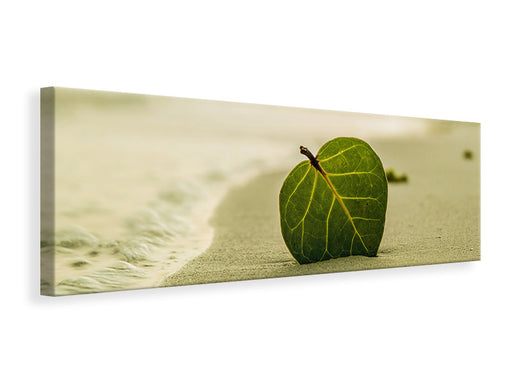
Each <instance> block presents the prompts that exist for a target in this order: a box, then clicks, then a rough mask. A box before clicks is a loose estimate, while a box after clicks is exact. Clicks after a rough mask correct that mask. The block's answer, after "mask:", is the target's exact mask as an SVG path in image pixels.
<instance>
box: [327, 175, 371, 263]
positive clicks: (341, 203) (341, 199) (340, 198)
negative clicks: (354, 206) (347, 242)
mask: <svg viewBox="0 0 512 384" xmlns="http://www.w3.org/2000/svg"><path fill="white" fill-rule="evenodd" d="M320 174H321V175H322V177H323V178H324V179H325V181H326V182H327V185H328V186H329V188H330V189H331V191H332V193H333V194H334V196H335V197H336V199H337V200H338V202H339V203H340V205H341V207H342V208H343V210H344V211H345V214H346V215H347V217H348V219H349V220H350V224H352V228H354V231H355V233H356V234H357V236H358V237H359V240H361V244H363V247H364V249H366V253H369V252H368V248H367V247H366V244H365V243H364V241H363V238H362V237H361V235H360V234H359V231H358V230H357V228H356V224H355V223H354V220H353V219H352V215H351V214H350V212H349V210H348V208H347V206H346V205H345V203H344V202H343V198H342V197H341V196H340V195H339V194H338V191H336V189H335V188H334V186H333V185H332V183H331V180H330V179H329V177H328V176H327V174H325V173H322V172H320ZM353 241H354V238H352V244H351V246H350V253H351V254H352V245H353Z"/></svg>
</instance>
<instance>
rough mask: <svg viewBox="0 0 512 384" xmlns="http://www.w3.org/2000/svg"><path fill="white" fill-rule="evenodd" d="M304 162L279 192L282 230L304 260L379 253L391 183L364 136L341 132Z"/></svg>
mask: <svg viewBox="0 0 512 384" xmlns="http://www.w3.org/2000/svg"><path fill="white" fill-rule="evenodd" d="M301 153H303V154H305V155H306V156H308V158H309V161H307V160H306V161H303V162H301V163H299V164H298V165H297V166H296V167H295V168H294V169H293V170H292V171H291V172H290V174H289V175H288V176H287V177H286V179H285V181H284V183H283V186H282V187H281V192H280V194H279V211H280V214H281V232H282V234H283V238H284V241H285V243H286V246H287V247H288V249H289V250H290V252H291V254H292V255H293V257H294V258H295V259H296V260H297V261H298V262H299V263H300V264H305V263H312V262H316V261H322V260H328V259H333V258H337V257H341V256H350V255H366V256H376V255H377V251H378V249H379V244H380V241H381V239H382V233H383V232H384V222H385V219H386V206H387V200H388V183H387V180H386V175H385V173H384V168H383V167H382V163H381V161H380V159H379V156H377V154H376V153H375V152H374V151H373V149H372V148H371V147H370V146H369V145H368V144H367V143H365V142H364V141H362V140H360V139H356V138H348V137H340V138H337V139H334V140H331V141H329V142H327V143H325V144H324V145H323V146H322V148H320V151H319V152H318V155H317V156H316V157H315V156H313V155H312V154H311V152H309V151H308V149H307V148H305V147H301Z"/></svg>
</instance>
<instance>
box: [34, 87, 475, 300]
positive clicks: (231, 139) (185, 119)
mask: <svg viewBox="0 0 512 384" xmlns="http://www.w3.org/2000/svg"><path fill="white" fill-rule="evenodd" d="M479 259H480V125H479V124H478V123H472V122H458V121H446V120H434V119H423V118H412V117H399V116H385V115H375V114H363V113H352V112H339V111H328V110H315V109H304V108H291V107H279V106H269V105H256V104H244V103H231V102H220V101H210V100H196V99H185V98H177V97H164V96H149V95H137V94H126V93H115V92H100V91H90V90H79V89H68V88H54V87H50V88H43V89H42V90H41V293H42V294H44V295H51V296H60V295H72V294H84V293H93V292H106V291H117V290H128V289H139V288H151V287H166V286H167V287H168V286H180V285H188V284H202V283H214V282H224V281H234V280H249V279H262V278H272V277H285V276H297V275H309V274H319V273H330V272H342V271H355V270H368V269H377V268H389V267H402V266H413V265H425V264H436V263H448V262H461V261H472V260H479ZM340 278H342V275H340Z"/></svg>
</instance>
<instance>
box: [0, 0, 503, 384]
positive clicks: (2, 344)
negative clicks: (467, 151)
mask: <svg viewBox="0 0 512 384" xmlns="http://www.w3.org/2000/svg"><path fill="white" fill-rule="evenodd" d="M1 8H2V9H1V12H0V39H1V46H0V52H1V56H2V59H1V61H0V68H1V71H0V79H1V82H0V84H1V86H2V92H1V96H0V97H1V103H0V105H1V109H0V110H1V114H0V115H1V116H0V122H1V132H2V151H1V156H2V199H1V201H2V203H1V204H2V205H1V212H2V214H1V216H2V223H1V225H2V227H1V235H2V238H1V239H2V244H3V247H2V251H1V252H0V258H1V260H2V261H1V262H0V266H1V271H0V275H1V279H0V282H1V295H2V305H1V312H2V315H1V317H0V321H1V327H0V330H1V339H0V349H1V352H2V357H1V361H2V364H1V366H2V368H1V369H0V381H1V382H3V383H30V382H38V383H132V382H133V383H152V382H155V383H156V382H158V383H162V382H174V383H194V382H197V383H204V382H208V383H210V382H219V383H271V382H279V383H288V382H298V383H302V382H304V383H329V382H346V383H372V382H378V383H394V384H396V383H484V382H487V383H510V382H512V381H511V380H512V373H511V370H510V361H511V360H512V359H511V358H512V356H511V345H512V336H511V329H512V317H511V315H510V303H511V298H510V294H511V292H512V290H511V286H512V284H511V277H510V275H511V271H512V269H511V267H512V261H511V260H512V254H511V251H510V249H511V247H510V234H509V232H510V224H509V223H508V221H507V217H510V213H511V212H510V189H509V188H508V186H509V183H508V180H509V176H508V170H509V168H510V167H509V166H510V160H509V159H508V158H507V155H508V154H509V153H510V134H509V129H510V128H511V124H510V123H511V119H510V109H511V107H512V103H511V101H512V100H511V87H512V82H511V75H510V73H511V68H512V61H511V59H510V37H511V36H512V30H511V27H510V17H509V16H510V12H509V7H508V2H506V1H490V0H487V1H449V0H443V1H428V2H423V1H415V2H413V1H354V2H347V1H332V2H329V1H319V0H316V1H310V2H305V1H279V0H272V1H262V0H259V1H254V2H250V1H222V0H216V1H192V0H187V1H182V2H177V1H162V2H155V1H139V2H135V1H119V2H116V1H106V0H102V1H88V2H84V3H79V2H71V1H50V0H46V1H16V2H14V1H12V2H4V3H3V5H2V7H1ZM51 85H55V86H65V87H76V88H88V89H99V90H112V91H125V92H135V93H148V94H158V95H169V96H182V97H194V98H203V99H216V100H228V101H244V102H255V103H264V104H276V105H288V106H298V107H313V108H325V109H335V110H345V111H356V112H373V113H384V114H395V115H405V116H418V117H432V118H442V119H451V120H465V121H477V122H481V123H482V261H481V262H473V263H464V264H451V265H438V266H428V267H414V268H400V269H394V270H381V271H368V272H352V273H343V274H332V275H323V276H310V277H299V278H287V279H273V280H266V281H252V282H239V283H225V284H215V285H205V286H192V287H181V288H167V289H153V290H141V291H131V292H120V293H108V294H95V295H84V296H81V297H79V296H77V297H64V298H47V297H40V296H39V295H38V290H39V288H38V280H39V267H38V265H39V261H38V258H39V256H38V251H39V244H38V241H39V238H38V236H39V162H38V161H39V160H38V159H39V133H38V129H39V128H38V127H39V115H38V113H39V106H38V103H39V99H38V92H39V91H38V90H39V88H40V87H44V86H51Z"/></svg>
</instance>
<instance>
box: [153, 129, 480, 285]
mask: <svg viewBox="0 0 512 384" xmlns="http://www.w3.org/2000/svg"><path fill="white" fill-rule="evenodd" d="M370 145H372V147H373V148H374V149H375V151H376V152H377V153H378V154H379V155H380V157H381V159H382V161H383V164H384V167H385V168H386V169H388V168H394V169H395V170H396V172H397V173H398V174H401V173H407V175H408V177H409V181H408V182H407V183H401V184H394V183H390V185H389V201H388V211H387V216H386V226H385V231H384V236H383V239H382V243H381V246H380V249H379V253H378V256H377V257H364V256H350V257H343V258H338V259H333V260H327V261H323V262H319V263H313V264H306V265H299V264H298V263H297V262H296V261H295V260H294V259H293V257H292V256H291V255H290V253H289V252H288V250H287V249H286V247H285V244H284V242H283V239H282V237H281V231H280V226H279V209H278V195H279V189H280V187H281V184H282V182H283V181H284V178H285V177H286V175H287V173H288V172H289V170H286V171H283V172H280V173H274V174H267V175H263V176H261V177H258V178H257V179H255V180H253V181H252V182H250V183H249V184H247V185H246V186H244V187H241V188H237V189H234V190H232V191H231V192H230V193H229V194H228V195H227V196H226V198H225V199H224V201H223V202H222V204H221V205H220V206H219V207H218V208H217V211H216V213H215V216H214V217H213V219H212V222H211V224H212V225H213V227H214V229H215V236H214V239H213V242H212V244H211V246H210V248H209V249H208V250H207V251H206V252H205V253H203V254H202V255H200V256H199V257H197V258H196V259H194V260H192V261H191V262H189V263H188V264H187V265H185V266H184V267H183V268H182V269H180V270H179V271H178V272H176V273H174V274H172V275H169V276H167V277H166V278H165V279H164V280H163V282H162V285H164V286H176V285H185V284H199V283H211V282H220V281H233V280H247V279H260V278H269V277H283V276H295V275H307V274H316V273H328V272H340V271H355V270H365V269H375V268H389V267H401V266H412V265H424V264H437V263H448V262H460V261H472V260H479V259H480V129H479V126H478V125H477V124H465V127H463V128H452V129H445V130H442V131H439V132H430V133H429V134H428V135H427V136H426V137H409V138H402V139H397V138H393V139H387V140H383V139H378V140H374V141H370ZM466 149H469V150H471V151H472V152H473V158H472V159H465V158H464V156H463V151H464V150H466ZM301 160H303V158H302V157H300V155H298V156H297V162H299V161H301Z"/></svg>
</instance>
